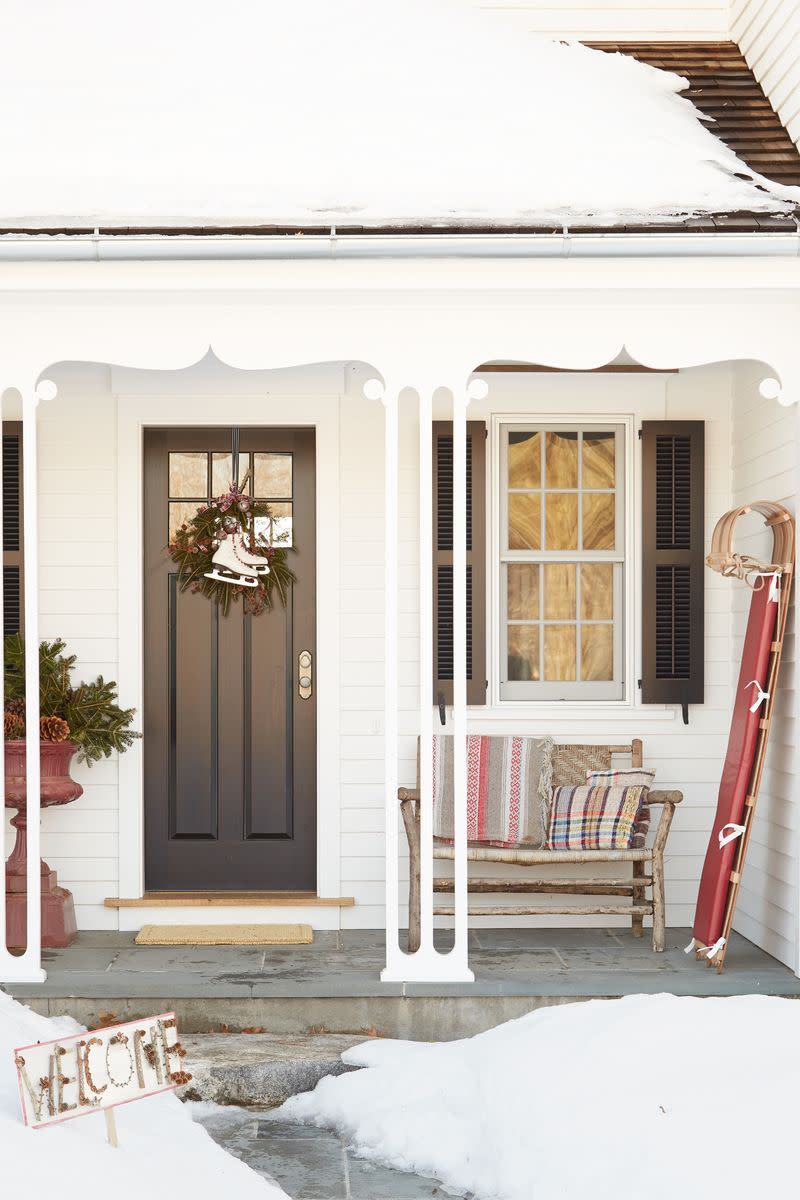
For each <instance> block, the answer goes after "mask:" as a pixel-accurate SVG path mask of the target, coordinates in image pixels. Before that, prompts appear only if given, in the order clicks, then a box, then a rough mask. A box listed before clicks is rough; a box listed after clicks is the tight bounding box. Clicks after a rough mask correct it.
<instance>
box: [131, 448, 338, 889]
mask: <svg viewBox="0 0 800 1200" xmlns="http://www.w3.org/2000/svg"><path fill="white" fill-rule="evenodd" d="M237 455H238V477H239V478H240V479H241V478H243V477H244V474H245V471H247V470H248V468H249V469H250V471H251V480H252V481H253V487H254V492H253V493H251V494H254V495H255V496H256V497H257V498H259V499H264V500H268V501H269V502H270V505H271V508H272V512H273V517H274V518H275V519H276V521H277V522H279V523H280V526H279V527H280V528H283V529H289V528H291V536H292V542H293V544H294V546H295V547H296V550H295V551H293V552H292V553H291V554H290V555H289V559H290V565H291V567H292V570H293V571H294V573H295V575H296V576H297V582H296V583H295V584H294V586H293V588H292V590H291V594H290V596H289V599H288V603H287V606H286V609H284V608H283V607H282V606H281V604H280V601H279V600H278V599H277V597H276V600H275V607H274V608H273V609H272V610H271V611H270V612H265V613H262V614H261V615H260V616H257V617H251V616H245V615H243V612H242V604H241V600H239V601H236V602H235V603H233V604H232V605H231V609H230V612H229V614H228V616H227V617H225V616H223V615H222V614H221V612H220V611H219V608H218V605H217V604H216V603H214V602H212V601H210V600H208V599H207V598H206V597H205V596H203V595H201V594H200V593H194V594H193V593H191V592H180V591H179V589H178V587H177V576H176V568H175V566H174V564H173V563H172V561H171V560H170V558H169V556H168V554H167V552H166V546H167V543H168V540H169V532H170V529H174V528H175V527H176V525H180V524H181V523H182V522H183V521H184V520H185V519H186V517H187V516H189V515H191V514H192V513H193V512H194V511H195V509H196V508H197V506H198V505H199V504H202V503H204V502H207V501H208V500H209V499H210V498H212V497H214V496H216V495H219V494H220V493H222V492H224V491H227V490H228V485H229V483H230V481H231V479H232V478H234V475H235V470H234V467H233V462H234V461H235V458H236V456H237ZM314 480H315V471H314V431H313V430H309V429H295V430H288V429H230V428H229V429H217V428H214V429H150V430H147V431H146V432H145V440H144V554H145V596H144V611H145V637H144V649H145V662H144V670H145V689H144V698H145V700H144V758H145V775H144V785H145V854H146V861H145V885H146V887H147V888H148V889H149V890H154V889H158V890H162V889H177V890H196V889H211V890H225V889H227V890H237V891H238V890H259V891H272V890H284V889H290V890H314V889H315V888H316V700H315V695H316V669H317V663H316V646H315V638H314V635H315V604H316V600H315V519H314V509H315V499H314V491H315V488H314ZM304 651H307V652H308V653H309V654H310V655H311V656H312V680H313V686H312V689H311V694H310V696H308V695H303V696H301V695H300V689H299V687H298V658H299V656H300V654H302V653H303V652H304ZM304 691H305V692H307V691H308V689H304Z"/></svg>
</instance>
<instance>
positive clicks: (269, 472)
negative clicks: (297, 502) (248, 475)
mask: <svg viewBox="0 0 800 1200" xmlns="http://www.w3.org/2000/svg"><path fill="white" fill-rule="evenodd" d="M253 460H254V467H253V470H254V475H255V495H256V496H265V497H266V498H267V499H275V500H289V499H291V496H292V456H291V454H254V455H253Z"/></svg>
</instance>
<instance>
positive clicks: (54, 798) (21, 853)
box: [5, 741, 83, 950]
mask: <svg viewBox="0 0 800 1200" xmlns="http://www.w3.org/2000/svg"><path fill="white" fill-rule="evenodd" d="M77 748H78V747H77V746H76V745H74V743H73V742H41V743H40V745H39V762H40V764H41V765H40V771H41V806H42V808H52V807H53V806H54V805H56V804H69V802H70V801H71V800H77V798H78V796H82V795H83V788H82V787H81V785H80V784H79V783H76V782H75V780H74V779H72V778H71V776H70V773H69V768H70V764H71V762H72V758H73V755H74V754H75V751H76V750H77ZM5 765H6V770H5V791H6V796H5V803H6V808H15V809H16V810H17V815H16V816H15V817H12V819H11V824H12V825H13V826H14V828H15V829H16V831H17V840H16V842H15V843H14V849H13V850H12V851H11V856H10V858H9V859H8V860H7V862H6V945H7V947H8V949H9V950H24V949H25V942H26V919H27V916H26V914H27V883H26V878H27V869H28V868H27V854H28V836H27V830H28V822H27V816H26V807H25V800H26V787H25V742H24V741H10V742H6V743H5ZM41 873H42V946H43V947H48V948H58V947H63V946H69V945H70V943H72V942H74V941H75V938H76V937H77V936H78V927H77V925H76V923H75V905H74V903H73V900H72V892H69V891H67V889H66V888H62V887H59V886H58V880H57V879H56V873H55V871H52V870H51V869H50V867H48V865H47V863H46V862H44V861H42V864H41Z"/></svg>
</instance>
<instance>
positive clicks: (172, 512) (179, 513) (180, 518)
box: [162, 500, 205, 541]
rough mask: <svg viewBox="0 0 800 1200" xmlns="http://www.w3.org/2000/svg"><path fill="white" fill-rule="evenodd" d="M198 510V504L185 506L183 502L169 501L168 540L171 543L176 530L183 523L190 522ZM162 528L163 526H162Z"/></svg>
mask: <svg viewBox="0 0 800 1200" xmlns="http://www.w3.org/2000/svg"><path fill="white" fill-rule="evenodd" d="M203 503H205V501H203ZM198 508H200V505H199V504H196V503H195V504H187V503H186V502H185V501H182V500H179V501H177V502H176V501H174V500H173V501H171V502H170V506H169V540H170V541H172V539H173V538H174V536H175V534H176V532H177V530H178V529H180V527H181V525H183V523H184V522H185V521H190V520H191V519H192V517H193V516H194V515H195V513H196V512H197V510H198ZM162 528H163V526H162Z"/></svg>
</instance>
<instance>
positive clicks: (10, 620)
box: [3, 421, 22, 634]
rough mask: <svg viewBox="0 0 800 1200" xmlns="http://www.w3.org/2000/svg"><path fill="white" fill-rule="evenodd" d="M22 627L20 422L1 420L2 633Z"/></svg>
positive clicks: (15, 630) (15, 631)
mask: <svg viewBox="0 0 800 1200" xmlns="http://www.w3.org/2000/svg"><path fill="white" fill-rule="evenodd" d="M21 628H22V425H21V423H20V422H18V421H4V422H3V633H4V634H9V633H17V632H18V631H19V630H20V629H21Z"/></svg>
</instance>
